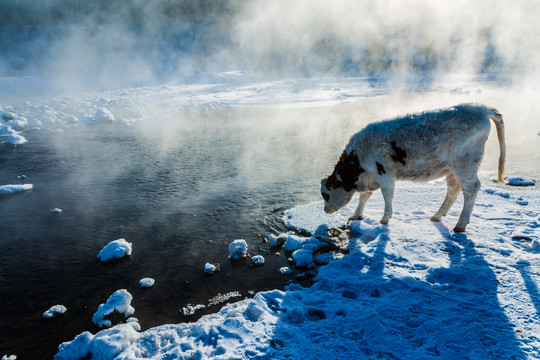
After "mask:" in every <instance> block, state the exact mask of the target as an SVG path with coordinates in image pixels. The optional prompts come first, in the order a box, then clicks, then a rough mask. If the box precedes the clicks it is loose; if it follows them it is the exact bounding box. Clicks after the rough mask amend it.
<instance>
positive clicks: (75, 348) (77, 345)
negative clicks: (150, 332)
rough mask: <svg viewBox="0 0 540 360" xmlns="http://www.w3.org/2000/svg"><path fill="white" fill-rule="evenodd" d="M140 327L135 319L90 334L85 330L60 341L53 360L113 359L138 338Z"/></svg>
mask: <svg viewBox="0 0 540 360" xmlns="http://www.w3.org/2000/svg"><path fill="white" fill-rule="evenodd" d="M140 329H141V327H140V325H139V323H138V322H136V321H128V322H127V323H125V324H119V325H116V326H113V327H112V328H110V329H105V330H102V331H100V332H99V333H97V334H96V335H92V334H91V333H90V332H88V331H85V332H83V333H82V334H79V335H78V336H77V337H76V338H75V339H73V340H72V341H68V342H65V343H62V344H61V345H60V346H59V347H58V353H57V354H56V355H55V356H54V359H55V360H76V359H89V358H91V359H95V360H105V359H114V358H115V357H116V356H117V355H118V354H120V353H121V352H122V351H124V350H125V349H127V348H128V347H129V346H130V345H131V343H133V342H134V341H136V340H137V339H138V338H139V333H138V331H140Z"/></svg>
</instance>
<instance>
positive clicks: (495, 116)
mask: <svg viewBox="0 0 540 360" xmlns="http://www.w3.org/2000/svg"><path fill="white" fill-rule="evenodd" d="M487 116H488V117H489V118H490V119H491V120H492V121H493V123H494V124H495V128H496V129H497V138H498V139H499V151H500V154H499V167H498V171H497V182H498V183H499V184H506V181H505V180H504V171H505V170H504V166H505V163H506V143H505V142H504V121H503V118H502V115H501V113H500V112H498V111H497V110H495V109H489V111H488V113H487Z"/></svg>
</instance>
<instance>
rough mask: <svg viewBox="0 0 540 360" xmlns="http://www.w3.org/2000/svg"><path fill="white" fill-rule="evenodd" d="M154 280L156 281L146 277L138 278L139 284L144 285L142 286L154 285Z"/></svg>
mask: <svg viewBox="0 0 540 360" xmlns="http://www.w3.org/2000/svg"><path fill="white" fill-rule="evenodd" d="M155 282H156V281H155V280H154V279H152V278H148V277H146V278H142V279H141V280H139V286H140V287H144V288H148V287H152V286H154V283H155Z"/></svg>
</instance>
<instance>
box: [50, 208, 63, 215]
mask: <svg viewBox="0 0 540 360" xmlns="http://www.w3.org/2000/svg"><path fill="white" fill-rule="evenodd" d="M61 212H62V209H59V208H54V209H51V213H53V214H60V213H61Z"/></svg>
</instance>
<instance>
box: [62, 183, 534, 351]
mask: <svg viewBox="0 0 540 360" xmlns="http://www.w3.org/2000/svg"><path fill="white" fill-rule="evenodd" d="M444 194H445V189H444V187H440V186H432V185H425V186H402V187H398V188H397V189H396V194H395V197H394V211H395V212H394V217H393V218H392V219H391V222H390V224H389V225H387V226H386V225H381V224H379V223H378V222H377V221H376V220H375V219H378V218H379V217H380V214H381V213H382V210H383V200H382V196H380V194H379V193H375V194H374V195H373V197H372V198H371V199H370V201H369V202H368V204H367V206H366V212H365V215H366V218H365V220H362V221H354V222H351V223H349V224H348V223H347V216H348V214H349V213H352V212H353V211H354V209H355V207H356V204H355V203H354V202H355V201H354V200H353V201H352V203H351V204H349V205H348V206H347V207H346V208H345V209H343V211H341V212H340V213H338V214H334V215H333V216H332V217H330V218H329V217H328V215H326V214H324V213H323V212H322V211H319V210H321V209H322V202H315V203H311V204H306V205H301V206H298V207H295V208H293V209H291V210H289V211H287V215H286V216H285V220H286V221H287V224H288V226H289V227H290V228H291V229H293V230H297V231H302V234H304V235H305V236H303V237H301V236H299V235H296V237H294V238H295V239H296V240H298V241H297V242H298V243H301V244H305V245H306V246H308V249H304V248H302V247H301V248H300V249H298V250H296V251H295V253H296V254H297V255H296V256H294V255H293V258H295V261H296V265H298V262H299V260H300V261H304V262H305V263H306V264H309V263H310V262H309V261H310V259H313V258H315V259H317V258H318V257H320V256H321V255H323V254H329V255H325V257H326V258H327V260H330V261H329V263H328V265H323V266H320V267H319V268H318V274H317V275H316V277H315V279H314V284H313V285H312V286H311V287H308V288H304V287H301V286H299V285H296V284H294V283H292V284H291V285H289V286H288V287H287V289H286V291H279V290H273V291H268V292H261V293H258V294H256V295H255V297H254V298H253V299H246V300H241V301H238V302H234V303H231V304H228V305H226V306H224V307H223V308H222V309H221V310H220V311H219V312H217V313H215V314H209V315H205V316H203V317H202V318H201V319H199V320H198V321H196V322H193V323H180V324H171V325H163V326H159V327H156V328H151V329H148V330H146V331H144V332H137V331H135V330H134V329H133V327H131V326H130V325H129V324H120V325H117V326H115V327H112V328H110V329H107V330H102V331H100V332H98V333H97V334H95V335H92V334H90V333H88V332H85V333H82V334H81V335H79V336H78V337H77V338H75V339H74V340H73V341H72V342H70V343H64V344H62V345H61V346H60V350H59V353H58V355H57V357H56V358H57V359H81V358H84V357H85V356H87V355H88V354H89V353H91V354H92V356H93V357H92V358H95V359H124V360H127V359H139V358H147V359H163V358H177V359H189V358H212V359H240V358H269V359H290V358H293V359H309V358H321V359H325V358H335V357H339V358H351V359H359V358H381V359H396V358H400V359H401V358H402V359H440V358H443V359H487V358H496V359H510V358H515V359H537V358H539V357H540V336H539V335H538V334H540V313H539V311H538V308H539V306H540V302H539V294H540V292H539V289H540V280H539V279H540V270H539V269H540V256H539V255H538V251H537V249H538V247H539V245H538V244H539V243H538V239H539V238H540V214H539V212H538V209H540V194H539V193H538V192H536V191H532V192H530V191H528V192H523V191H518V190H513V189H511V188H508V187H506V186H494V187H486V186H485V188H483V190H482V191H481V192H480V193H479V194H478V198H477V203H476V206H475V209H474V212H473V217H472V219H471V222H470V224H469V227H468V231H467V232H466V233H464V234H458V233H454V232H452V231H451V230H450V229H451V228H452V225H453V224H454V223H455V221H456V219H457V217H458V216H459V210H460V207H461V205H462V204H461V203H457V204H456V205H454V207H453V208H452V210H451V211H450V213H449V214H448V216H447V218H445V219H443V221H442V222H440V223H434V222H431V221H430V220H429V217H430V215H431V214H432V213H434V212H435V211H436V210H437V208H438V206H439V205H440V204H439V203H440V201H442V199H443V198H444ZM459 201H460V202H461V200H459ZM333 227H338V228H339V227H346V228H347V229H348V231H347V234H348V236H349V243H348V248H349V253H348V254H346V255H344V256H342V257H341V258H340V256H336V254H335V253H334V254H330V253H324V252H323V253H319V251H322V249H319V250H315V249H314V248H309V247H310V246H312V245H313V243H314V242H315V240H317V241H321V240H322V239H324V238H323V236H324V235H323V232H321V229H328V228H333ZM309 230H311V231H309ZM291 235H292V234H291ZM276 238H277V236H276ZM310 239H311V240H310ZM300 240H301V241H300ZM240 248H242V246H240ZM234 253H236V252H234ZM293 254H294V253H293ZM325 262H326V261H323V262H322V263H325ZM280 271H281V272H282V273H284V274H288V273H290V268H285V267H284V268H282V269H281V270H280ZM200 306H203V305H200ZM131 313H132V312H131ZM97 339H102V340H101V342H98V341H97ZM105 339H106V341H105ZM67 354H70V355H69V356H68V355H67Z"/></svg>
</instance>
